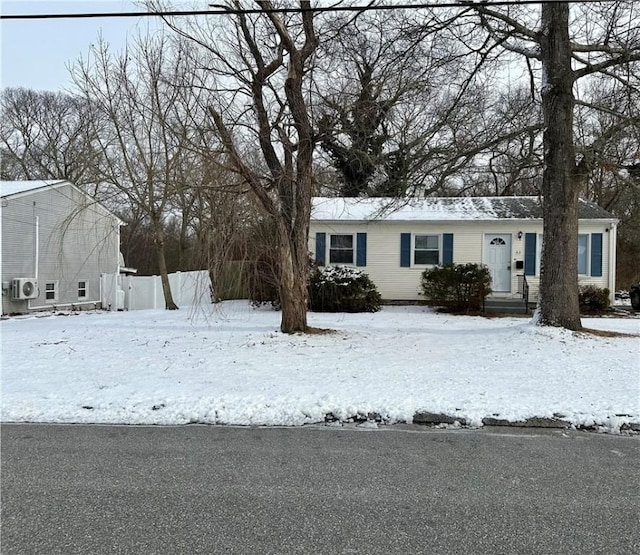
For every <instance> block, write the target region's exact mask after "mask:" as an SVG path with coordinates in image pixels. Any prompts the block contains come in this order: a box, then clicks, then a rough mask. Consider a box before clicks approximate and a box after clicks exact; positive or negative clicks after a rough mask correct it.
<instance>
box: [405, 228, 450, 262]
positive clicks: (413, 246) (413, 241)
mask: <svg viewBox="0 0 640 555" xmlns="http://www.w3.org/2000/svg"><path fill="white" fill-rule="evenodd" d="M417 237H435V238H437V239H438V262H436V263H435V264H418V263H416V238H417ZM420 250H421V251H423V252H433V249H420ZM440 264H442V233H412V234H411V267H412V268H433V267H434V266H438V265H440Z"/></svg>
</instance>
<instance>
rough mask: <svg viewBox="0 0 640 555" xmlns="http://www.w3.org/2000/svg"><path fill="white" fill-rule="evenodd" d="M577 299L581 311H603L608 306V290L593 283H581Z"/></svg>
mask: <svg viewBox="0 0 640 555" xmlns="http://www.w3.org/2000/svg"><path fill="white" fill-rule="evenodd" d="M578 300H579V302H580V310H581V311H583V312H603V311H605V310H607V308H609V304H610V301H609V290H608V289H607V288H606V287H596V286H595V285H581V286H580V288H579V290H578Z"/></svg>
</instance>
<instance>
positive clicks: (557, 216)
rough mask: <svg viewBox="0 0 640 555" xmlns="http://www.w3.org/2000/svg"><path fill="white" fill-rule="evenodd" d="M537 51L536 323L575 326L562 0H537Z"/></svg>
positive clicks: (568, 82) (569, 83)
mask: <svg viewBox="0 0 640 555" xmlns="http://www.w3.org/2000/svg"><path fill="white" fill-rule="evenodd" d="M541 54H542V68H543V84H542V109H543V114H544V125H545V129H544V173H543V178H542V194H543V197H544V201H543V202H544V206H543V214H544V240H543V251H542V269H541V275H540V323H541V324H542V325H550V326H561V327H564V328H568V329H570V330H579V329H581V328H582V324H581V322H580V307H579V304H578V192H579V179H578V172H577V171H576V161H575V149H574V144H573V108H574V103H575V99H574V96H573V84H574V74H573V71H572V69H571V44H570V41H569V5H568V4H566V3H555V2H554V3H545V4H543V5H542V32H541Z"/></svg>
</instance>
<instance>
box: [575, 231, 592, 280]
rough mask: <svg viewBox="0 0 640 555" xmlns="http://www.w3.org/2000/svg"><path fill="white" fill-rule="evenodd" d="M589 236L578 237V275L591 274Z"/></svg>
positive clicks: (581, 235)
mask: <svg viewBox="0 0 640 555" xmlns="http://www.w3.org/2000/svg"><path fill="white" fill-rule="evenodd" d="M588 264H589V236H588V235H583V234H580V235H578V275H587V274H588V273H589V266H588Z"/></svg>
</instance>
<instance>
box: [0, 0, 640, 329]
mask: <svg viewBox="0 0 640 555" xmlns="http://www.w3.org/2000/svg"><path fill="white" fill-rule="evenodd" d="M256 4H257V5H258V6H259V7H260V8H262V9H263V10H266V11H264V12H263V13H259V14H249V13H245V12H244V11H243V10H242V9H241V5H240V3H239V2H229V3H228V4H227V6H228V7H229V9H230V10H232V11H233V13H231V12H230V13H229V14H228V15H225V16H223V17H221V16H216V17H213V16H208V17H188V18H187V17H171V18H164V19H165V23H166V25H165V27H164V29H163V30H162V31H161V32H159V33H157V34H155V35H153V36H141V37H139V38H138V39H137V40H136V41H135V42H133V43H130V44H129V45H128V47H127V48H126V49H125V50H124V51H120V52H114V51H113V50H112V49H111V48H110V47H109V46H108V45H107V44H105V43H104V42H103V41H100V40H99V41H98V42H97V43H96V44H95V45H94V46H92V47H91V48H90V50H89V52H88V54H87V56H86V58H83V59H81V60H79V61H77V62H76V63H75V64H74V66H73V68H72V75H71V77H72V81H73V91H74V92H69V93H62V92H56V93H54V92H39V91H32V90H25V89H5V90H3V91H2V95H1V99H0V100H1V110H2V119H1V121H0V148H1V154H2V169H1V171H2V179H68V180H69V181H72V182H73V183H75V184H76V185H78V186H80V187H83V188H85V189H86V190H87V191H88V192H89V193H90V194H91V195H92V196H94V197H95V198H96V199H97V200H99V201H101V202H103V203H104V204H105V205H106V206H108V207H109V208H110V209H111V210H112V211H114V212H115V213H116V214H118V216H120V217H121V218H122V219H123V220H124V221H125V222H126V223H127V225H126V226H125V227H124V228H123V229H122V250H123V254H124V255H125V259H126V262H127V264H128V265H130V266H134V267H137V268H138V270H139V272H140V273H142V274H147V273H160V275H161V276H163V290H164V292H165V303H166V306H167V308H177V307H176V306H175V303H174V302H173V299H172V296H171V290H170V287H169V283H168V279H167V273H168V272H171V271H175V270H189V269H194V268H201V267H203V266H205V267H208V268H210V271H211V275H212V279H213V282H214V289H216V284H217V285H218V286H217V290H218V291H221V290H222V289H223V287H222V283H223V282H224V281H229V282H232V283H233V282H234V280H235V281H237V279H236V278H237V275H236V274H238V273H243V270H242V269H241V268H240V266H241V265H244V266H245V267H246V266H249V267H251V268H253V269H254V270H256V271H254V272H248V273H247V275H254V276H255V275H262V276H263V277H264V276H265V275H267V276H268V279H266V280H259V283H256V284H254V289H259V288H260V287H263V288H264V287H265V283H267V285H268V287H270V288H271V289H274V290H277V294H278V296H279V299H280V302H281V303H282V308H283V316H282V329H283V331H301V330H305V329H306V327H307V323H306V306H307V302H306V301H307V298H306V282H307V272H308V252H307V239H308V230H309V217H310V203H311V197H312V196H314V195H325V196H333V195H340V196H384V197H394V198H399V199H403V198H406V197H407V196H419V197H424V196H434V195H435V196H464V195H467V196H469V195H493V196H502V195H543V194H544V197H545V198H546V199H549V200H548V201H547V202H545V203H544V206H545V234H549V235H548V238H547V240H546V241H545V245H547V248H545V252H544V253H543V257H544V258H543V266H544V269H543V276H542V281H541V305H542V317H543V321H544V323H548V324H551V325H561V326H564V327H568V328H570V329H579V326H580V322H579V311H578V306H577V267H575V268H574V267H572V264H574V262H572V261H576V260H577V198H578V196H581V197H584V198H588V199H590V200H593V201H595V202H596V203H598V204H599V205H600V206H602V207H604V208H605V209H607V210H609V211H611V212H612V213H613V214H614V215H615V216H616V217H618V218H619V219H620V227H619V235H618V237H619V245H618V284H619V286H621V287H627V286H628V285H630V283H631V282H632V281H637V280H638V278H640V110H639V109H638V106H640V62H639V60H640V14H638V12H637V7H636V10H635V11H634V6H633V3H632V2H624V1H619V2H607V3H602V4H599V3H597V4H593V3H589V4H574V5H572V7H571V10H570V9H569V5H568V4H563V3H553V4H544V5H543V6H542V7H541V8H539V9H538V8H536V9H532V8H531V7H530V6H528V7H522V6H508V7H503V8H496V7H491V6H490V5H487V4H483V5H476V6H465V7H461V8H459V9H448V10H443V9H433V10H429V9H420V10H413V9H397V10H392V11H387V10H385V11H375V10H361V11H353V12H332V11H321V12H312V11H308V10H302V11H298V12H285V13H282V12H275V11H269V9H270V8H273V7H277V6H278V5H277V4H275V3H272V2H269V1H266V0H264V1H258V2H256ZM300 7H302V8H309V7H310V3H309V2H308V1H301V2H300ZM325 7H326V6H325ZM148 8H149V9H151V10H155V11H160V10H161V8H163V5H162V4H160V3H159V2H155V1H152V2H148ZM552 236H553V240H551V237H552ZM549 245H551V247H549ZM574 252H575V253H576V255H575V256H572V253H574ZM231 261H234V264H230V262H231ZM241 261H242V262H241ZM545 272H546V273H547V278H546V282H545V276H544V274H545ZM574 285H575V287H574ZM567 293H569V294H567ZM269 296H272V295H271V293H270V292H268V291H262V292H260V291H257V292H256V297H258V298H259V297H264V298H265V299H266V298H267V297H269ZM574 296H575V300H574V299H573V297H574ZM545 303H546V304H545Z"/></svg>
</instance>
